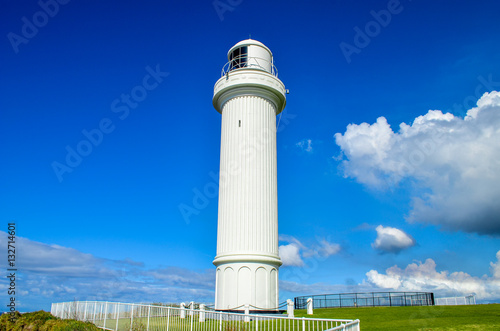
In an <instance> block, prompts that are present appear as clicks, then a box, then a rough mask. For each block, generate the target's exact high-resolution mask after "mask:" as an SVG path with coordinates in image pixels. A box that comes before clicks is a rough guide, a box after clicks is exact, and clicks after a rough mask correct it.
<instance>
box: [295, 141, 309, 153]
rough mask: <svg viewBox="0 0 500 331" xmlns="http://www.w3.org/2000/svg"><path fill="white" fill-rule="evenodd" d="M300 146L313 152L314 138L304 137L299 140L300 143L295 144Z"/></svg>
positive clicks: (305, 150) (306, 150)
mask: <svg viewBox="0 0 500 331" xmlns="http://www.w3.org/2000/svg"><path fill="white" fill-rule="evenodd" d="M295 146H297V147H298V148H300V149H301V150H303V151H304V152H307V153H312V151H313V147H312V140H311V139H303V140H301V141H299V142H298V143H296V144H295Z"/></svg>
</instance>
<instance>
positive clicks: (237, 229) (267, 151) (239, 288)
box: [213, 39, 286, 310]
mask: <svg viewBox="0 0 500 331" xmlns="http://www.w3.org/2000/svg"><path fill="white" fill-rule="evenodd" d="M228 60H229V62H228V63H227V64H226V66H225V67H224V69H223V73H222V77H221V78H220V79H219V80H218V81H217V83H216V84H215V87H214V97H213V105H214V107H215V109H217V111H218V112H220V113H221V114H222V130H221V131H222V132H221V151H220V153H221V154H220V181H219V215H218V231H217V256H216V257H215V260H214V262H213V263H214V265H215V266H216V267H217V271H216V298H215V306H216V309H219V310H242V309H244V307H242V306H244V305H247V304H248V305H250V306H251V307H250V309H251V310H256V309H257V308H256V307H258V308H263V309H265V310H273V309H275V308H276V307H277V306H278V268H279V266H280V265H281V260H280V258H279V255H278V190H277V165H276V159H277V158H276V115H277V114H279V113H280V112H281V111H282V110H283V108H284V107H285V103H286V98H285V94H286V90H285V86H284V85H283V83H282V82H281V81H280V80H279V79H278V78H277V72H276V69H275V67H274V64H273V57H272V53H271V51H270V50H269V48H267V47H266V46H265V45H264V44H262V43H260V42H258V41H256V40H251V39H248V40H244V41H241V42H239V43H237V44H236V45H234V46H233V47H232V48H231V49H230V50H229V52H228Z"/></svg>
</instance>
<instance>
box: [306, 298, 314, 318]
mask: <svg viewBox="0 0 500 331" xmlns="http://www.w3.org/2000/svg"><path fill="white" fill-rule="evenodd" d="M312 314H313V299H312V298H309V299H307V315H312Z"/></svg>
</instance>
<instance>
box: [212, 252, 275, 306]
mask: <svg viewBox="0 0 500 331" xmlns="http://www.w3.org/2000/svg"><path fill="white" fill-rule="evenodd" d="M217 260H218V259H217V258H216V259H215V261H214V264H215V265H216V266H217V271H216V282H215V309H216V310H233V311H242V310H245V305H249V309H250V310H253V311H256V310H265V311H274V310H276V311H277V310H278V304H279V302H278V300H279V298H278V268H279V266H280V265H281V261H280V260H279V259H276V262H274V261H273V262H260V261H259V262H249V261H245V262H223V261H221V262H219V261H217Z"/></svg>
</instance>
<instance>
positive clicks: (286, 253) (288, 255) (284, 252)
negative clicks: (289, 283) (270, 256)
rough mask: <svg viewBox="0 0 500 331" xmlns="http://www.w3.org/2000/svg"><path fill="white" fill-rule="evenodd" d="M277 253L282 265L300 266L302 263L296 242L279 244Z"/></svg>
mask: <svg viewBox="0 0 500 331" xmlns="http://www.w3.org/2000/svg"><path fill="white" fill-rule="evenodd" d="M279 254H280V258H281V261H282V262H283V266H284V267H286V266H293V267H302V266H303V265H304V261H302V258H301V257H300V248H299V247H298V246H297V245H296V244H288V245H280V246H279Z"/></svg>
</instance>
